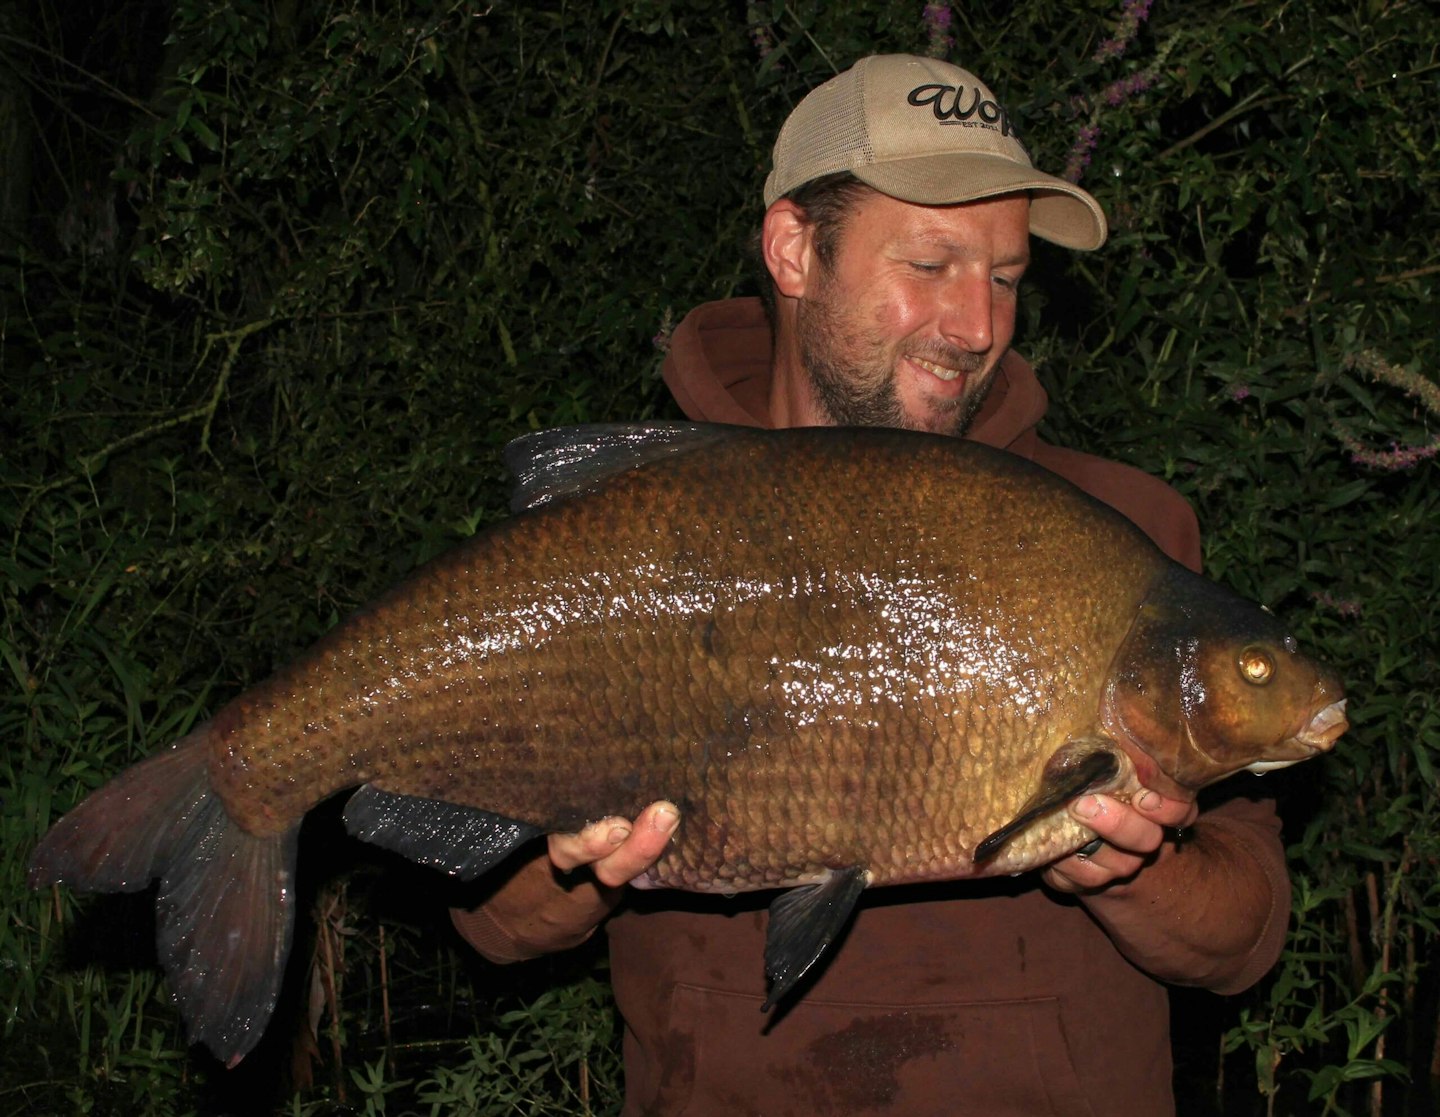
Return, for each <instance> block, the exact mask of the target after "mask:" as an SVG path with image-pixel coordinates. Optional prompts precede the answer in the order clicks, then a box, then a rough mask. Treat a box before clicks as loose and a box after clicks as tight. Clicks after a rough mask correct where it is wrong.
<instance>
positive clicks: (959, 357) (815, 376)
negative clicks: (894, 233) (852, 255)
mask: <svg viewBox="0 0 1440 1117" xmlns="http://www.w3.org/2000/svg"><path fill="white" fill-rule="evenodd" d="M836 302H837V300H836V299H835V298H834V297H833V295H832V292H831V288H830V285H829V284H828V283H827V284H826V285H825V287H824V288H823V289H822V290H821V291H820V293H819V294H818V296H817V297H815V298H811V299H803V300H801V302H800V305H799V306H798V307H797V308H796V317H795V331H796V339H797V340H798V342H799V345H800V358H801V360H802V361H803V362H804V365H805V373H806V376H807V377H808V378H809V380H810V387H811V390H812V391H813V393H814V395H815V400H816V402H817V403H818V404H819V406H820V409H821V411H822V412H823V413H824V414H825V416H826V417H827V418H828V419H829V420H830V422H831V423H833V424H835V425H836V426H840V427H900V428H904V429H908V430H919V431H929V432H930V433H932V434H948V435H955V436H959V435H962V434H964V433H965V432H966V431H967V430H969V429H970V425H971V424H972V423H973V422H974V421H975V415H976V414H977V413H978V412H979V410H980V405H981V404H983V403H984V402H985V397H986V395H988V394H989V391H990V385H991V384H992V383H993V382H994V379H995V378H994V376H993V375H990V374H989V373H987V372H986V369H985V364H986V359H985V357H983V356H981V355H980V354H977V353H970V352H967V351H965V350H963V349H958V348H956V347H954V346H951V345H945V344H944V343H943V342H917V343H916V344H914V345H906V346H905V349H904V351H905V353H906V355H907V356H911V357H919V358H920V359H922V360H926V361H930V362H932V363H933V364H937V365H942V366H944V367H945V368H952V369H958V370H959V371H960V372H961V373H962V374H963V375H964V376H965V377H966V387H965V391H964V392H963V393H962V394H961V395H960V396H958V397H956V398H954V399H927V400H926V401H925V402H926V405H927V406H926V410H925V412H924V413H923V414H918V415H916V414H911V413H909V412H908V411H907V410H906V408H905V405H904V404H903V403H901V401H900V395H899V392H898V390H897V388H896V384H895V378H896V369H895V366H896V361H895V347H892V346H889V345H887V344H886V342H885V341H884V340H883V339H882V338H880V337H878V336H875V335H873V334H869V333H866V332H865V331H864V330H863V329H853V328H851V327H849V326H847V324H846V322H845V319H844V315H842V314H841V313H840V310H839V308H838V307H837V305H836ZM991 371H992V372H993V370H991ZM982 374H983V379H982V378H981V377H982Z"/></svg>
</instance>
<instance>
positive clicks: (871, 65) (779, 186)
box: [765, 54, 1107, 249]
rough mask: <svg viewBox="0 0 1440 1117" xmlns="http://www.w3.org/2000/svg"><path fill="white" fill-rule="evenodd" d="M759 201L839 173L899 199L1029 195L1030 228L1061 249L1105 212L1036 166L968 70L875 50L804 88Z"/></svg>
mask: <svg viewBox="0 0 1440 1117" xmlns="http://www.w3.org/2000/svg"><path fill="white" fill-rule="evenodd" d="M772 162H773V165H772V169H771V171H770V175H769V177H768V178H766V180H765V204H766V206H769V205H770V204H771V203H772V202H774V201H775V200H776V199H777V198H781V197H783V196H785V195H786V194H788V193H790V192H791V191H792V190H795V189H797V188H798V187H801V186H804V185H805V184H806V183H807V182H811V181H813V180H814V179H817V178H820V177H822V176H823V175H829V174H835V173H836V172H839V171H849V172H851V173H852V174H853V175H854V176H855V177H856V178H858V179H859V180H860V181H861V182H864V183H866V184H867V185H869V186H873V187H874V188H875V189H876V190H879V191H880V192H882V193H884V194H889V195H890V196H891V197H893V198H899V199H900V200H901V201H904V202H917V203H919V204H921V205H951V204H954V203H956V202H973V201H978V200H979V199H981V198H989V197H993V196H995V195H997V194H1012V193H1016V192H1018V191H1029V192H1031V197H1030V231H1031V232H1032V233H1034V234H1035V235H1036V236H1037V237H1043V238H1044V239H1045V240H1048V241H1053V242H1054V243H1055V244H1059V245H1063V246H1064V247H1066V248H1080V249H1091V248H1099V247H1100V246H1101V245H1102V244H1104V243H1105V236H1106V231H1107V230H1106V224H1105V211H1104V210H1102V209H1101V208H1100V203H1099V202H1097V201H1096V200H1095V199H1094V198H1093V197H1091V196H1090V194H1088V193H1087V192H1086V191H1084V190H1081V189H1080V187H1078V186H1076V185H1075V184H1074V183H1071V182H1066V181H1065V180H1064V179H1062V178H1055V177H1054V176H1053V175H1047V174H1043V173H1042V172H1040V171H1037V170H1036V169H1035V167H1034V164H1032V163H1031V162H1030V156H1029V154H1028V153H1027V152H1026V151H1025V148H1024V146H1023V145H1022V144H1021V143H1020V140H1019V138H1018V137H1017V136H1016V134H1015V125H1014V123H1013V122H1012V121H1011V120H1010V116H1009V114H1008V113H1007V112H1006V111H1005V109H1004V107H1003V106H1002V105H1001V104H1000V102H999V101H998V100H996V98H995V95H994V94H993V93H991V92H990V90H989V89H988V88H987V87H986V86H985V84H984V83H983V82H982V81H981V80H980V79H979V78H977V77H976V76H975V75H974V74H972V73H970V72H969V71H968V70H962V69H961V68H960V67H959V66H952V65H951V64H950V63H948V62H942V61H941V60H940V59H938V58H922V57H919V56H917V55H910V54H877V55H871V56H870V57H868V58H862V59H860V61H859V62H857V63H855V65H854V66H852V67H851V68H850V69H848V70H846V71H845V72H844V73H843V74H838V75H837V76H835V77H833V78H831V79H830V80H829V81H827V82H826V83H825V84H824V85H821V86H818V87H816V88H815V89H813V90H811V91H810V93H809V94H807V95H806V97H805V99H804V100H803V101H801V102H800V104H798V105H797V106H796V107H795V110H794V111H793V112H792V113H791V114H790V117H789V119H787V120H786V121H785V124H784V126H783V127H782V128H781V129H780V136H779V138H778V139H777V140H776V141H775V151H774V155H773V161H772Z"/></svg>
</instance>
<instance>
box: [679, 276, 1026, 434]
mask: <svg viewBox="0 0 1440 1117" xmlns="http://www.w3.org/2000/svg"><path fill="white" fill-rule="evenodd" d="M770 354H771V337H770V323H769V322H768V321H767V320H766V318H765V308H764V307H763V306H762V305H761V303H760V300H759V299H756V298H748V299H724V300H722V301H720V302H711V303H703V304H702V305H700V306H697V307H696V308H695V309H694V310H692V311H691V312H690V313H689V314H687V315H686V316H685V317H684V319H683V320H682V321H681V322H680V324H679V325H678V326H676V327H675V332H674V334H673V335H672V336H671V338H670V351H669V352H668V353H667V354H666V355H665V363H664V367H663V369H662V374H663V376H664V377H665V384H666V386H668V387H669V389H670V393H671V394H672V395H673V396H674V397H675V401H676V402H677V403H678V404H679V405H680V409H681V410H682V411H684V412H685V414H686V416H687V417H689V418H691V419H694V420H695V421H697V422H705V423H734V424H737V425H739V426H746V427H770V426H773V425H774V424H773V423H772V422H771V419H770ZM1048 404H1049V397H1048V396H1047V395H1046V394H1045V389H1044V388H1042V387H1041V386H1040V382H1039V381H1038V380H1037V379H1036V378H1035V370H1034V369H1032V368H1031V367H1030V364H1029V362H1028V361H1026V360H1025V358H1024V357H1022V356H1020V355H1019V354H1018V353H1016V352H1015V351H1014V350H1011V351H1010V352H1008V353H1006V354H1005V356H1004V358H1002V359H1001V361H1000V367H999V368H998V369H997V370H996V373H995V382H994V384H993V385H992V386H991V388H990V394H989V395H988V396H987V397H986V398H985V404H984V406H983V407H981V409H980V414H979V415H978V416H976V418H975V424H974V426H972V427H971V428H970V432H969V434H968V435H967V436H966V437H968V438H972V439H974V440H975V441H976V442H983V443H985V445H987V446H995V447H998V448H1000V449H1004V450H1009V451H1011V452H1012V453H1015V454H1019V455H1021V456H1022V457H1027V458H1029V457H1033V456H1034V455H1035V449H1036V446H1037V444H1038V441H1039V440H1038V436H1037V435H1036V433H1035V424H1036V423H1038V422H1039V421H1040V419H1041V418H1042V417H1043V416H1044V414H1045V408H1046V407H1047V405H1048Z"/></svg>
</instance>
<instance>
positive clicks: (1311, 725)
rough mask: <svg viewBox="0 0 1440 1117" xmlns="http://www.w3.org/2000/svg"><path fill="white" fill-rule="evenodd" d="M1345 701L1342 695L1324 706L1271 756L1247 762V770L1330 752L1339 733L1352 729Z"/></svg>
mask: <svg viewBox="0 0 1440 1117" xmlns="http://www.w3.org/2000/svg"><path fill="white" fill-rule="evenodd" d="M1345 702H1346V699H1344V698H1341V699H1338V700H1336V701H1334V702H1330V703H1328V704H1327V705H1325V706H1323V707H1322V708H1321V709H1320V710H1319V711H1318V712H1317V713H1315V714H1314V715H1313V716H1312V717H1311V718H1310V719H1309V721H1307V722H1306V723H1305V724H1304V725H1303V726H1301V727H1300V729H1299V730H1297V731H1296V732H1295V733H1294V734H1292V735H1291V736H1290V737H1287V738H1286V739H1285V740H1284V741H1281V742H1280V743H1279V744H1278V745H1276V746H1275V748H1274V749H1272V750H1271V755H1269V756H1267V757H1266V758H1265V759H1264V760H1257V761H1255V763H1253V764H1247V765H1246V766H1245V771H1247V772H1257V773H1265V772H1273V771H1274V770H1275V769H1277V768H1288V767H1290V765H1292V764H1298V763H1299V762H1300V761H1302V760H1309V759H1310V758H1311V757H1312V756H1319V755H1320V754H1321V753H1322V752H1329V751H1330V750H1331V749H1332V748H1334V747H1335V742H1336V741H1338V740H1339V739H1340V735H1341V734H1342V733H1344V732H1345V730H1347V729H1349V728H1350V722H1349V720H1348V719H1347V718H1346V717H1345Z"/></svg>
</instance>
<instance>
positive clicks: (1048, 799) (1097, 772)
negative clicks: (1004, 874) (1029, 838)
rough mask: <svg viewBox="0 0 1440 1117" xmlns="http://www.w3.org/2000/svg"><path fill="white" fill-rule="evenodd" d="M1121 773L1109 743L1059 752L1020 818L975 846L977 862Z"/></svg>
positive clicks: (1078, 744) (1081, 745)
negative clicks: (1028, 827) (1073, 800)
mask: <svg viewBox="0 0 1440 1117" xmlns="http://www.w3.org/2000/svg"><path fill="white" fill-rule="evenodd" d="M1119 771H1120V755H1119V752H1118V750H1117V749H1116V747H1115V746H1114V745H1113V744H1110V743H1108V742H1102V741H1098V740H1087V741H1072V742H1070V743H1068V744H1066V745H1065V746H1064V747H1062V748H1060V749H1058V750H1056V753H1055V755H1054V756H1052V757H1051V758H1050V762H1049V763H1048V764H1046V765H1045V774H1044V775H1043V776H1042V777H1041V779H1040V788H1039V790H1037V791H1036V792H1035V794H1034V795H1032V796H1030V798H1029V800H1028V801H1027V802H1026V803H1025V805H1024V806H1023V807H1021V808H1020V813H1019V814H1018V815H1016V816H1015V817H1014V818H1013V819H1011V820H1010V821H1009V822H1007V823H1006V824H1005V825H1004V826H1002V827H1000V829H999V830H996V831H995V833H993V834H991V835H990V836H989V837H987V838H986V839H985V840H984V841H983V842H981V843H980V844H979V845H978V846H976V847H975V856H974V860H975V863H976V864H977V865H978V864H979V863H980V862H982V861H988V860H989V859H990V858H992V857H994V856H995V855H996V854H997V853H999V852H1000V850H1001V848H1002V847H1003V846H1004V845H1005V843H1006V842H1008V841H1009V840H1010V839H1011V838H1013V837H1014V836H1015V835H1016V834H1018V833H1020V831H1022V830H1024V829H1025V828H1026V827H1027V826H1029V825H1030V824H1031V823H1033V822H1038V821H1039V820H1040V819H1042V818H1044V817H1045V816H1046V815H1048V814H1050V813H1051V812H1052V811H1056V810H1059V809H1060V808H1061V807H1063V806H1064V805H1065V804H1066V803H1068V802H1070V800H1072V799H1078V798H1079V797H1080V796H1082V795H1084V794H1085V793H1086V792H1088V791H1094V790H1095V789H1096V788H1099V787H1103V786H1104V785H1105V784H1106V783H1108V782H1109V781H1110V780H1113V779H1114V778H1115V776H1116V775H1117V774H1118V773H1119Z"/></svg>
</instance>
